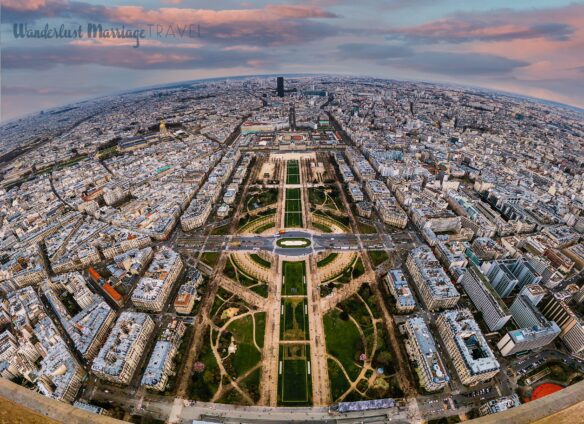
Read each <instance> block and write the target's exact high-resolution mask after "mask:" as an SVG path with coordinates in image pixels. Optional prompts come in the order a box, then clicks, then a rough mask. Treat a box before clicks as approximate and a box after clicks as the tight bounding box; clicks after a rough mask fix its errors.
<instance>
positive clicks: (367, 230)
mask: <svg viewBox="0 0 584 424" xmlns="http://www.w3.org/2000/svg"><path fill="white" fill-rule="evenodd" d="M357 227H358V228H359V232H360V233H361V234H375V233H377V230H376V229H375V227H373V226H371V225H368V224H363V223H362V222H359V221H357Z"/></svg>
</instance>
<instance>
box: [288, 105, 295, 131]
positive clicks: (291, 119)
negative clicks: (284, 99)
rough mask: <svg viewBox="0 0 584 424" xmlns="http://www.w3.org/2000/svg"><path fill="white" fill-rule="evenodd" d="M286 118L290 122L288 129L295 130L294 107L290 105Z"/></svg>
mask: <svg viewBox="0 0 584 424" xmlns="http://www.w3.org/2000/svg"><path fill="white" fill-rule="evenodd" d="M288 120H289V124H290V130H291V131H296V108H295V107H294V106H290V111H289V112H288Z"/></svg>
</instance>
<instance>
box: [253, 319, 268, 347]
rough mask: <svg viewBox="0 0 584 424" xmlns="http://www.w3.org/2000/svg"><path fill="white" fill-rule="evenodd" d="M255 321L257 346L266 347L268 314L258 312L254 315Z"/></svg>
mask: <svg viewBox="0 0 584 424" xmlns="http://www.w3.org/2000/svg"><path fill="white" fill-rule="evenodd" d="M253 317H254V319H255V339H256V344H257V345H258V346H259V347H260V348H263V347H264V337H265V335H266V313H265V312H256V313H255V314H254V315H253Z"/></svg>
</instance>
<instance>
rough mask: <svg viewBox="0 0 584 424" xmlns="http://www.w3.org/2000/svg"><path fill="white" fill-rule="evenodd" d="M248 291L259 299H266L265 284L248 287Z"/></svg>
mask: <svg viewBox="0 0 584 424" xmlns="http://www.w3.org/2000/svg"><path fill="white" fill-rule="evenodd" d="M249 289H250V290H251V291H252V292H254V293H257V294H259V295H260V296H261V297H268V285H267V284H265V283H260V284H256V285H255V286H251V287H249Z"/></svg>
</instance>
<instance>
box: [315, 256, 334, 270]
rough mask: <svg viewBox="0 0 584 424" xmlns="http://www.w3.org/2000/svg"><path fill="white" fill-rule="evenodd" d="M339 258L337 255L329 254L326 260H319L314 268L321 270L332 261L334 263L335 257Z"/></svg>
mask: <svg viewBox="0 0 584 424" xmlns="http://www.w3.org/2000/svg"><path fill="white" fill-rule="evenodd" d="M337 256H339V254H338V253H331V254H330V255H328V256H327V257H326V258H324V259H321V260H320V261H318V262H317V263H316V266H317V267H318V268H322V267H323V266H326V265H328V264H330V263H331V262H332V261H334V260H335V259H336V257H337Z"/></svg>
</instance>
